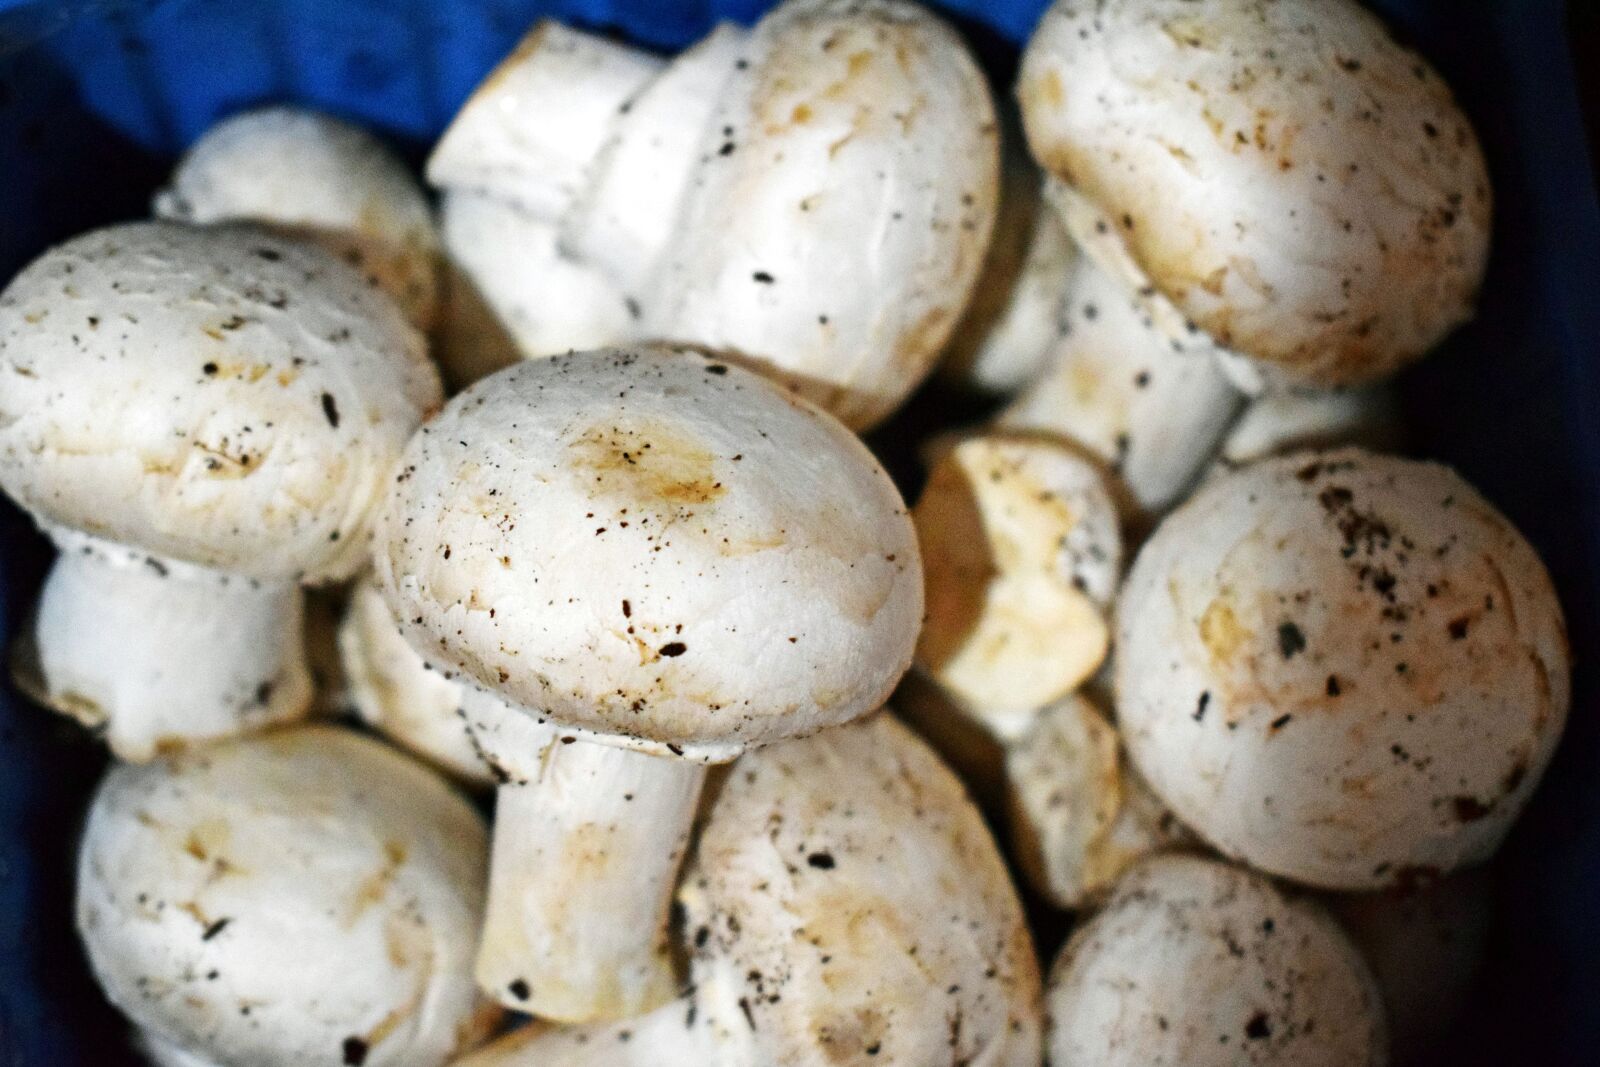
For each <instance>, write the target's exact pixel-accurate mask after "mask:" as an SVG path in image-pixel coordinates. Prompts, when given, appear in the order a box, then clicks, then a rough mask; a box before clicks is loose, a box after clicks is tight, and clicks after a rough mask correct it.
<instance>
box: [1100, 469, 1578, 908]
mask: <svg viewBox="0 0 1600 1067" xmlns="http://www.w3.org/2000/svg"><path fill="white" fill-rule="evenodd" d="M1569 672H1570V665H1569V658H1568V649H1567V639H1566V632H1565V628H1564V625H1563V621H1562V615H1561V607H1560V605H1559V603H1558V602H1557V600H1556V595H1555V591H1554V589H1552V588H1551V585H1550V578H1549V576H1548V575H1547V574H1546V572H1545V569H1544V564H1543V563H1541V562H1540V560H1539V557H1538V556H1537V554H1535V552H1534V550H1533V549H1532V547H1530V546H1529V545H1528V543H1527V542H1526V541H1525V540H1523V538H1522V536H1521V534H1519V533H1518V532H1517V531H1516V530H1515V529H1514V528H1513V527H1512V526H1511V524H1510V523H1509V522H1507V521H1506V519H1505V518H1504V517H1503V516H1501V515H1500V514H1499V513H1498V512H1496V511H1495V510H1494V509H1493V508H1492V507H1491V506H1490V505H1489V504H1488V503H1486V502H1485V501H1484V500H1483V498H1482V497H1481V496H1479V495H1478V494H1477V492H1476V491H1474V490H1473V489H1472V488H1471V487H1470V486H1468V485H1467V484H1466V483H1465V482H1464V481H1463V480H1462V479H1461V478H1460V477H1459V476H1457V475H1456V474H1455V473H1454V472H1452V471H1451V470H1449V469H1448V468H1446V467H1443V466H1439V465H1437V464H1432V463H1419V462H1415V461H1411V460H1405V459H1399V458H1396V457H1393V456H1384V455H1378V454H1374V453H1368V452H1363V451H1360V450H1358V449H1345V450H1340V451H1335V452H1324V453H1300V454H1298V455H1292V456H1287V457H1282V458H1278V459H1271V460H1265V461H1262V462H1260V463H1257V464H1254V465H1252V466H1249V467H1246V468H1243V469H1242V470H1239V471H1235V472H1232V473H1230V474H1225V475H1222V476H1221V477H1219V478H1217V479H1216V480H1215V481H1213V482H1211V483H1210V484H1208V485H1207V486H1206V487H1204V488H1203V489H1201V490H1200V491H1199V492H1198V493H1196V494H1195V496H1194V497H1192V498H1191V499H1190V501H1189V502H1188V503H1187V504H1185V505H1184V506H1183V507H1182V508H1180V509H1179V510H1177V511H1175V512H1173V513H1172V514H1171V515H1170V516H1168V518H1167V520H1166V521H1165V522H1164V523H1163V524H1162V525H1161V527H1160V528H1159V529H1158V530H1157V531H1156V532H1155V534H1154V535H1153V536H1152V537H1151V538H1150V540H1149V541H1148V542H1146V543H1145V546H1144V548H1143V550H1142V551H1141V552H1140V554H1139V557H1138V559H1137V561H1136V562H1135V563H1134V565H1133V569H1132V571H1131V572H1130V574H1129V576H1128V580H1127V582H1126V583H1125V584H1124V586H1123V590H1122V593H1121V600H1120V604H1119V618H1118V634H1117V718H1118V722H1119V724H1120V726H1121V728H1122V733H1123V737H1124V740H1125V741H1126V743H1127V745H1128V749H1129V752H1130V753H1131V754H1132V756H1133V759H1134V762H1135V763H1136V764H1137V765H1138V767H1139V769H1140V770H1141V771H1142V772H1143V773H1144V775H1145V778H1146V779H1147V780H1148V781H1149V782H1150V785H1151V787H1152V788H1154V789H1155V791H1156V793H1157V794H1159V795H1160V796H1161V797H1162V799H1163V800H1165V801H1166V802H1167V803H1168V804H1169V805H1171V807H1172V809H1173V810H1174V811H1175V812H1176V813H1177V814H1178V816H1179V818H1181V819H1183V820H1184V822H1186V823H1188V824H1189V825H1190V826H1191V827H1193V828H1194V829H1195V830H1196V831H1198V832H1199V834H1200V835H1201V836H1202V837H1204V838H1206V839H1207V840H1208V841H1209V842H1210V843H1211V844H1213V845H1215V846H1216V847H1217V848H1218V849H1219V850H1221V851H1222V852H1223V853H1225V854H1226V855H1229V856H1231V857H1234V858H1236V859H1240V860H1243V861H1244V862H1246V863H1249V864H1250V865H1251V866H1253V867H1256V868H1258V869H1260V870H1264V871H1267V872H1270V873H1272V874H1277V875H1281V876H1283V877H1285V878H1292V879H1295V880H1297V881H1301V882H1305V883H1308V884H1311V885H1316V886H1321V887H1324V888H1347V889H1358V888H1377V887H1381V886H1386V885H1391V884H1396V883H1404V882H1407V881H1411V880H1415V879H1416V878H1417V877H1418V876H1427V875H1431V874H1437V873H1438V872H1441V871H1447V870H1450V869H1452V868H1455V867H1458V866H1462V865H1465V864H1470V863H1474V862H1477V861H1480V860H1482V859H1484V858H1486V857H1487V856H1488V855H1489V854H1490V853H1491V852H1493V851H1494V849H1495V848H1496V847H1497V846H1498V845H1499V843H1500V840H1501V839H1502V838H1503V837H1504V836H1505V833H1506V831H1507V829H1508V828H1509V827H1510V825H1511V823H1512V821H1513V820H1514V819H1515V818H1516V816H1517V814H1518V812H1520V811H1521V809H1522V807H1523V805H1524V803H1525V802H1526V801H1527V799H1528V796H1529V794H1530V793H1531V792H1532V791H1533V788H1534V786H1535V784H1536V783H1537V782H1538V779H1539V776H1540V774H1541V773H1542V771H1543V770H1544V767H1545V764H1546V763H1547V762H1548V761H1549V758H1550V755H1551V752H1552V751H1553V750H1554V748H1555V744H1556V741H1557V739H1558V738H1559V737H1560V734H1561V728H1562V725H1563V723H1564V721H1565V719H1566V714H1567V705H1568V699H1569V693H1570V678H1569Z"/></svg>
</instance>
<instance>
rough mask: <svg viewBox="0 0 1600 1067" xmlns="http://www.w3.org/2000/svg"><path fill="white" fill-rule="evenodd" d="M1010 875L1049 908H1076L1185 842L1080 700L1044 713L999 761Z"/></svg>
mask: <svg viewBox="0 0 1600 1067" xmlns="http://www.w3.org/2000/svg"><path fill="white" fill-rule="evenodd" d="M1006 785H1007V795H1008V797H1009V805H1008V807H1009V811H1008V814H1009V816H1010V818H1009V822H1010V825H1011V835H1012V840H1013V842H1014V843H1015V851H1016V856H1017V862H1018V865H1019V866H1020V867H1021V869H1022V872H1023V874H1024V875H1026V876H1027V878H1028V881H1029V882H1030V883H1031V884H1032V885H1033V887H1034V888H1035V889H1036V890H1038V891H1039V892H1040V893H1041V894H1043V895H1044V896H1045V897H1047V898H1048V899H1049V900H1050V901H1051V903H1053V904H1055V905H1057V906H1058V907H1062V908H1081V907H1083V906H1084V905H1086V904H1089V903H1091V902H1093V901H1095V900H1098V899H1099V898H1100V897H1102V896H1103V895H1104V894H1105V893H1106V892H1107V891H1109V890H1110V888H1111V886H1112V884H1113V883H1114V882H1116V880H1117V878H1118V877H1119V876H1120V875H1121V874H1122V872H1123V871H1124V870H1126V869H1127V868H1128V867H1129V866H1130V865H1131V864H1133V863H1134V862H1135V861H1136V860H1138V859H1139V858H1140V857H1142V856H1145V855H1148V854H1150V853H1152V852H1156V851H1159V850H1161V849H1165V848H1170V847H1173V846H1175V845H1180V844H1184V843H1186V842H1188V841H1189V840H1190V838H1189V835H1188V833H1187V832H1186V831H1185V830H1184V828H1183V825H1182V824H1181V823H1179V822H1178V820H1177V817H1176V816H1174V815H1173V814H1172V813H1171V812H1170V811H1168V810H1167V809H1166V807H1165V806H1164V805H1163V804H1162V803H1161V801H1160V800H1158V799H1157V798H1156V796H1155V794H1153V793H1151V792H1150V787H1149V786H1147V785H1145V783H1144V780H1143V779H1141V778H1140V777H1139V774H1138V772H1137V771H1135V770H1134V769H1133V768H1132V767H1130V766H1129V765H1128V762H1127V760H1126V759H1125V758H1124V756H1123V752H1122V742H1121V741H1120V740H1119V739H1118V737H1117V731H1116V728H1115V727H1113V726H1112V725H1111V723H1110V722H1108V721H1106V717H1105V716H1104V715H1102V714H1101V713H1100V711H1099V709H1098V708H1096V707H1095V706H1094V705H1093V704H1092V703H1090V702H1089V701H1088V700H1087V699H1085V698H1083V697H1081V696H1076V695H1074V696H1070V697H1068V698H1067V699H1065V700H1063V701H1061V702H1060V703H1059V704H1056V705H1055V706H1053V707H1051V708H1048V709H1046V710H1045V711H1044V712H1043V714H1041V715H1040V716H1039V717H1038V719H1037V721H1035V722H1034V724H1033V727H1032V728H1031V729H1030V730H1029V731H1028V732H1027V733H1026V734H1025V735H1023V736H1022V737H1020V738H1018V739H1016V740H1015V741H1014V742H1012V744H1011V745H1010V746H1009V747H1008V748H1007V751H1006Z"/></svg>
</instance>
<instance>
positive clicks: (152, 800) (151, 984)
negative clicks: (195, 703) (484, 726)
mask: <svg viewBox="0 0 1600 1067" xmlns="http://www.w3.org/2000/svg"><path fill="white" fill-rule="evenodd" d="M487 849H488V846H487V839H486V833H485V829H484V825H483V822H482V820H481V819H480V818H479V816H478V815H477V813H476V812H475V811H473V809H472V808H471V806H470V805H468V804H467V802H466V801H465V800H463V799H462V798H461V797H460V796H458V795H457V794H456V793H455V792H454V791H453V790H451V789H450V788H449V787H448V786H447V785H445V783H444V782H443V781H442V780H441V779H439V778H438V777H437V776H435V775H434V774H432V773H430V772H429V771H427V770H425V769H424V768H422V767H421V766H419V765H418V764H416V763H414V762H412V761H411V760H409V759H407V758H405V757H404V756H401V755H399V754H398V753H396V752H394V751H393V750H391V749H388V748H386V747H385V746H383V745H382V744H380V743H378V742H376V741H373V740H370V739H367V738H363V737H360V736H358V735H356V734H353V733H350V732H348V731H343V730H336V729H331V728H326V727H313V728H305V729H294V730H284V731H280V732H278V733H274V734H270V735H267V736H264V737H262V738H259V739H255V740H250V741H234V742H226V743H222V744H218V745H215V746H212V747H210V748H208V749H206V750H205V751H203V752H197V753H195V754H192V755H188V756H183V757H179V758H175V759H168V760H160V761H157V762H155V763H150V764H146V765H143V766H138V767H134V766H128V765H118V766H116V767H115V768H113V769H112V771H111V772H110V774H109V775H107V777H106V779H105V780H104V782H103V783H102V784H101V786H100V790H99V792H98V793H97V794H96V796H95V800H94V804H93V806H92V808H91V809H90V813H89V822H88V826H87V828H86V830H85V831H84V840H83V846H82V850H81V853H80V858H79V869H78V899H77V919H78V928H79V931H80V933H81V934H82V936H83V939H84V943H85V945H86V947H87V949H88V953H89V960H90V963H91V965H92V966H93V968H94V972H95V975H96V977H97V978H98V979H99V981H100V983H101V985H102V986H103V987H104V989H105V991H106V995H107V996H108V997H109V998H110V999H111V1001H112V1002H113V1003H114V1004H116V1005H117V1006H118V1007H119V1008H120V1009H121V1010H122V1011H123V1012H125V1013H126V1014H127V1015H128V1016H129V1017H130V1018H131V1019H132V1020H133V1021H134V1022H135V1023H136V1024H138V1025H139V1026H141V1027H144V1028H146V1029H147V1030H149V1031H150V1032H151V1033H152V1034H153V1035H155V1036H156V1037H158V1038H159V1039H160V1040H162V1041H164V1042H166V1043H167V1044H169V1045H174V1046H177V1047H179V1048H181V1049H183V1050H186V1051H188V1052H189V1053H191V1054H192V1055H195V1056H197V1057H199V1058H200V1059H201V1060H203V1061H204V1062H210V1063H259V1064H265V1063H273V1064H278V1063H281V1064H290V1063H293V1064H349V1063H364V1064H365V1067H384V1065H391V1064H392V1065H406V1067H424V1065H427V1064H440V1063H443V1062H445V1060H446V1059H447V1058H448V1057H449V1056H450V1055H452V1054H453V1053H455V1052H456V1051H458V1050H462V1049H465V1048H468V1047H470V1046H471V1045H472V1044H473V1043H474V1042H475V1041H476V1040H477V1039H478V1038H480V1037H482V1036H483V1035H484V1034H485V1033H486V1032H487V1030H488V1029H489V1027H490V1026H491V1025H492V1023H493V1021H494V1013H493V1012H492V1011H486V1010H485V1009H484V1007H483V1005H482V1004H481V1002H480V1001H479V999H478V996H477V993H476V990H475V989H474V986H473V982H472V973H471V961H472V952H473V947H474V944H475V942H476V940H477V936H478V926H479V924H480V923H481V922H482V919H483V896H484V882H485V878H486V865H487Z"/></svg>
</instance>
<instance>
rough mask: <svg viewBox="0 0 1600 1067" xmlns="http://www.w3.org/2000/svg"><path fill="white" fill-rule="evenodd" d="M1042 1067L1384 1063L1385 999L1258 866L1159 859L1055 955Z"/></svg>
mask: <svg viewBox="0 0 1600 1067" xmlns="http://www.w3.org/2000/svg"><path fill="white" fill-rule="evenodd" d="M1046 1009H1047V1011H1048V1013H1049V1018H1050V1031H1049V1034H1048V1036H1047V1038H1046V1054H1047V1059H1048V1061H1049V1064H1050V1067H1149V1065H1150V1064H1168V1063H1171V1064H1179V1063H1181V1064H1184V1065H1185V1067H1236V1065H1240V1064H1250V1065H1254V1067H1384V1065H1385V1064H1387V1063H1388V1061H1389V1045H1388V1036H1387V1032H1386V1029H1385V1022H1384V1015H1383V1004H1382V1002H1381V1000H1380V999H1379V995H1378V990H1377V986H1376V985H1375V984H1374V982H1373V979H1372V974H1371V972H1369V971H1368V970H1367V966H1366V964H1365V963H1364V962H1363V961H1362V959H1361V957H1360V954H1359V953H1357V952H1356V950H1355V947H1354V946H1353V945H1351V944H1350V941H1349V939H1348V938H1346V937H1345V935H1344V932H1343V931H1342V930H1340V929H1339V926H1338V924H1337V923H1335V922H1334V921H1333V920H1332V919H1331V918H1329V917H1328V915H1327V914H1326V913H1325V912H1324V911H1323V910H1322V909H1321V908H1320V907H1318V906H1317V905H1316V904H1314V903H1312V902H1311V901H1309V900H1298V899H1294V898H1291V897H1286V896H1285V895H1284V894H1283V893H1281V892H1279V891H1278V890H1277V889H1275V888H1274V887H1273V885H1272V883H1271V882H1269V881H1267V880H1266V879H1265V878H1263V877H1261V876H1260V875H1258V874H1255V873H1253V872H1250V871H1247V870H1244V869H1242V868H1239V867H1233V866H1230V865H1228V864H1225V863H1219V862H1216V861H1214V860H1208V859H1201V858H1198V857H1193V856H1179V855H1169V856H1155V857H1152V858H1150V859H1147V860H1144V861H1142V862H1141V863H1139V864H1138V865H1137V866H1135V867H1134V868H1133V869H1132V870H1130V871H1129V872H1128V873H1127V874H1125V875H1124V876H1123V878H1122V880H1121V881H1120V882H1118V884H1117V888H1116V890H1115V892H1114V893H1113V894H1112V896H1111V899H1110V901H1109V902H1107V904H1106V906H1105V909H1104V910H1103V911H1101V912H1099V913H1098V914H1097V915H1095V916H1094V918H1092V919H1090V920H1089V922H1088V923H1086V924H1085V925H1083V926H1082V927H1080V928H1079V929H1078V930H1077V931H1076V932H1075V933H1074V934H1073V935H1072V939H1071V940H1070V941H1068V942H1067V945H1066V947H1065V948H1064V949H1062V951H1061V955H1060V956H1059V957H1057V959H1056V962H1055V965H1054V966H1053V967H1052V968H1051V971H1050V986H1049V991H1048V993H1047V994H1046Z"/></svg>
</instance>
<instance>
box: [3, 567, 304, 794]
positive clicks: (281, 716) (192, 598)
mask: <svg viewBox="0 0 1600 1067" xmlns="http://www.w3.org/2000/svg"><path fill="white" fill-rule="evenodd" d="M58 541H60V543H61V549H62V551H61V554H60V556H59V557H58V558H57V559H56V562H55V565H54V566H53V567H51V569H50V575H49V577H48V578H47V579H46V580H45V586H44V592H43V594H42V595H41V596H40V599H39V609H38V614H37V616H36V617H35V619H34V624H33V632H32V635H31V636H32V647H31V648H28V649H27V650H26V652H25V653H24V654H23V655H22V656H21V657H19V660H18V663H17V676H18V677H17V680H18V683H19V684H20V685H21V686H22V688H23V689H24V690H25V691H29V692H30V693H31V694H32V695H34V696H35V697H36V698H37V699H39V700H40V701H41V702H43V703H45V704H48V705H49V706H50V707H52V708H54V709H56V710H57V711H60V712H62V713H63V714H66V715H71V716H72V717H73V718H75V719H78V720H79V721H80V722H82V723H84V724H85V725H86V726H90V727H93V728H103V729H104V730H105V734H106V740H107V742H108V743H109V744H110V746H111V750H112V752H114V753H115V754H116V755H117V756H118V757H119V758H121V759H125V760H130V761H133V762H142V761H145V760H149V759H151V758H153V757H155V756H156V755H158V754H160V753H161V752H163V751H170V750H173V749H178V748H182V747H184V746H187V745H191V744H196V743H202V742H206V741H211V740H217V739H220V738H225V737H232V736H235V735H238V734H241V733H245V732H248V731H251V730H257V729H260V728H262V727H265V726H268V725H271V724H274V723H278V722H283V721H286V720H289V719H293V718H296V717H298V716H300V715H302V714H303V713H304V712H305V711H306V710H307V708H308V707H309V705H310V701H311V673H310V669H309V668H308V666H307V664H306V657H305V647H304V635H303V632H302V631H303V621H304V600H303V596H302V593H301V591H300V587H299V586H298V585H297V584H295V583H293V582H286V581H285V582H268V581H257V580H255V579H251V578H245V577H241V576H239V575H229V574H223V573H220V572H218V571H213V570H208V569H205V568H202V567H196V566H194V565H192V564H184V563H177V562H174V561H171V560H162V559H157V558H155V557H152V556H146V555H143V554H141V553H137V552H134V551H131V550H128V549H124V548H120V547H118V546H114V545H106V544H104V543H101V542H97V541H92V540H89V539H86V538H82V537H79V536H71V535H62V536H59V537H58Z"/></svg>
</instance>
